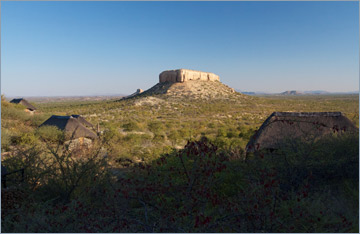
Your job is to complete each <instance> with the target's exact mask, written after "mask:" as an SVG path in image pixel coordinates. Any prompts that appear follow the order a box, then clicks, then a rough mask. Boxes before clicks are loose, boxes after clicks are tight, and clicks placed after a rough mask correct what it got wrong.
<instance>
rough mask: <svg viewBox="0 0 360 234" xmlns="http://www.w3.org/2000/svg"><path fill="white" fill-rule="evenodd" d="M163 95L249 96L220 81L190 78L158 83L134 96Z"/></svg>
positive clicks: (183, 96) (213, 97)
mask: <svg viewBox="0 0 360 234" xmlns="http://www.w3.org/2000/svg"><path fill="white" fill-rule="evenodd" d="M147 96H163V97H168V98H180V99H181V98H191V99H238V98H251V97H249V96H247V95H244V94H241V93H238V92H236V91H235V90H234V89H233V88H230V87H229V86H227V85H225V84H223V83H221V82H220V81H212V82H209V81H202V80H191V81H186V82H183V83H179V82H175V83H174V82H164V83H158V84H156V85H154V86H153V87H151V88H150V89H148V90H146V91H144V92H143V93H141V94H138V95H135V96H134V97H147Z"/></svg>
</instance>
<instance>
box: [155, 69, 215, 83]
mask: <svg viewBox="0 0 360 234" xmlns="http://www.w3.org/2000/svg"><path fill="white" fill-rule="evenodd" d="M190 80H203V81H220V78H219V76H218V75H216V74H214V73H210V72H202V71H194V70H188V69H177V70H168V71H163V72H161V73H160V75H159V83H165V82H171V83H176V82H180V83H182V82H186V81H190Z"/></svg>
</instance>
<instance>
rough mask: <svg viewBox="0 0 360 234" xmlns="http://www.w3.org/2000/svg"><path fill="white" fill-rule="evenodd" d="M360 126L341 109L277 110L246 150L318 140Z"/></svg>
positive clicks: (353, 129) (253, 137) (271, 148)
mask: <svg viewBox="0 0 360 234" xmlns="http://www.w3.org/2000/svg"><path fill="white" fill-rule="evenodd" d="M347 132H353V133H358V132H359V129H358V128H357V127H356V126H355V125H354V124H353V123H352V122H351V121H350V120H349V119H348V118H346V117H345V116H344V115H342V113H341V112H274V113H272V114H271V115H270V116H269V117H268V118H267V119H266V120H265V122H264V123H263V124H262V125H261V127H260V128H259V129H258V131H257V132H256V133H255V134H254V135H253V136H252V138H251V139H250V141H249V142H248V144H247V145H246V152H247V153H250V152H255V151H258V150H263V149H267V150H274V149H280V148H281V146H282V145H283V144H284V143H285V142H288V141H289V140H290V141H294V140H298V139H299V140H305V141H309V140H316V139H319V138H321V137H322V136H324V135H328V134H332V133H336V134H343V133H347Z"/></svg>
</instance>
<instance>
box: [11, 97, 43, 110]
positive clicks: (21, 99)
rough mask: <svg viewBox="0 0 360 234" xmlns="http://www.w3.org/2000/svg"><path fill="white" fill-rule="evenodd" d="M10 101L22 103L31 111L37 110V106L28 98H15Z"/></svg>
mask: <svg viewBox="0 0 360 234" xmlns="http://www.w3.org/2000/svg"><path fill="white" fill-rule="evenodd" d="M10 102H11V103H15V104H22V105H24V106H25V107H26V109H29V110H31V111H34V110H37V109H36V107H34V106H33V105H31V104H30V103H29V102H28V101H27V100H25V99H23V98H18V99H13V100H11V101H10Z"/></svg>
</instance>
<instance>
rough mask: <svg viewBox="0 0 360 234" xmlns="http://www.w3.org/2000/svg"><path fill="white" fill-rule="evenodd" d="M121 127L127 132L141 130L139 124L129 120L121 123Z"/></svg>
mask: <svg viewBox="0 0 360 234" xmlns="http://www.w3.org/2000/svg"><path fill="white" fill-rule="evenodd" d="M122 127H123V128H124V130H125V131H127V132H131V131H138V130H141V125H140V124H139V123H138V122H136V121H129V122H127V123H125V124H123V125H122Z"/></svg>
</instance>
